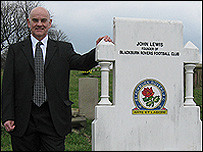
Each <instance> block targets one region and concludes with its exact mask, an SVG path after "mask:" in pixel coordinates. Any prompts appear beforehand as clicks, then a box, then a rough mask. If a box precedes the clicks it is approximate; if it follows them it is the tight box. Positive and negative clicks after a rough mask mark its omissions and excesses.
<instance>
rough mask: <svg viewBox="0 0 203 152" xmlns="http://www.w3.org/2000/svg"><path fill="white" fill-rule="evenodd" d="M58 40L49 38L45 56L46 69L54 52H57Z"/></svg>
mask: <svg viewBox="0 0 203 152" xmlns="http://www.w3.org/2000/svg"><path fill="white" fill-rule="evenodd" d="M56 48H57V47H56V42H54V41H53V40H51V39H48V43H47V52H46V58H45V70H46V69H47V67H48V65H49V63H50V61H51V59H52V57H53V55H54V53H55V52H56Z"/></svg>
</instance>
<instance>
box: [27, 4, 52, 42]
mask: <svg viewBox="0 0 203 152" xmlns="http://www.w3.org/2000/svg"><path fill="white" fill-rule="evenodd" d="M27 22H28V27H29V28H30V29H31V33H32V34H33V36H34V37H35V38H36V39H38V40H42V39H43V38H44V37H45V36H46V35H47V34H48V30H49V29H50V28H51V22H52V20H51V19H50V17H49V14H48V12H47V10H45V9H43V8H36V9H34V10H33V11H32V12H31V14H30V19H27Z"/></svg>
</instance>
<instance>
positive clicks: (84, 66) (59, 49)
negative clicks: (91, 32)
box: [2, 38, 97, 136]
mask: <svg viewBox="0 0 203 152" xmlns="http://www.w3.org/2000/svg"><path fill="white" fill-rule="evenodd" d="M96 65H97V62H95V49H93V50H91V51H90V52H88V53H86V54H84V55H79V54H77V53H75V52H74V50H73V47H72V45H71V43H67V42H60V41H54V40H51V39H49V40H48V44H47V53H46V59H45V86H46V91H47V101H48V104H49V108H50V113H51V117H52V120H53V123H54V126H55V128H56V131H57V133H58V134H59V135H61V136H64V135H67V134H68V133H69V132H70V131H71V104H72V102H71V101H70V100H69V75H70V70H89V69H91V68H92V67H94V66H96ZM34 81H35V73H34V59H33V53H32V43H31V40H30V38H28V39H27V40H24V41H22V42H20V43H16V44H13V45H11V46H10V47H9V50H8V55H7V60H6V65H5V69H4V75H3V84H2V85H3V86H2V123H4V122H5V121H7V120H14V121H15V126H16V127H15V129H14V131H13V132H11V134H13V135H16V136H22V135H23V134H24V133H25V131H26V129H27V126H28V122H29V118H30V113H31V105H32V102H33V101H32V99H33V86H34Z"/></svg>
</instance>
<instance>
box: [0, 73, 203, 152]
mask: <svg viewBox="0 0 203 152" xmlns="http://www.w3.org/2000/svg"><path fill="white" fill-rule="evenodd" d="M99 76H100V71H99V70H98V71H94V72H92V73H91V74H89V75H83V74H82V73H81V72H80V71H71V78H70V100H71V101H73V102H74V105H73V106H72V107H73V108H78V82H79V78H84V77H96V78H98V79H99V94H100V86H101V78H99ZM194 100H195V102H196V103H197V105H199V106H200V108H201V120H202V88H199V89H194ZM110 101H112V71H111V72H110ZM91 122H92V120H87V126H86V127H85V128H84V129H81V130H75V129H73V132H72V133H70V134H68V135H67V136H66V140H65V151H91V147H92V146H91ZM1 151H12V148H11V142H10V135H9V134H8V133H7V132H6V131H5V129H4V128H1Z"/></svg>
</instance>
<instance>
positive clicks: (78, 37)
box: [42, 1, 202, 54]
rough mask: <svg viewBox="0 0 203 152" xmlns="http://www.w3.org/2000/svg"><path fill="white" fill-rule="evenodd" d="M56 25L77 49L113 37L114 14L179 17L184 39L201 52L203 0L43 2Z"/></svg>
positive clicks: (142, 16)
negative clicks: (103, 37)
mask: <svg viewBox="0 0 203 152" xmlns="http://www.w3.org/2000/svg"><path fill="white" fill-rule="evenodd" d="M42 4H43V6H44V7H45V8H47V9H48V10H49V11H50V13H51V14H52V15H53V18H52V19H53V23H55V24H57V27H58V29H61V30H62V31H63V32H64V33H65V34H67V35H68V38H69V39H70V42H71V43H72V44H73V46H74V48H75V50H76V52H78V53H81V54H83V53H85V52H87V51H89V50H90V49H92V48H94V47H95V41H96V40H97V38H98V37H100V36H104V35H109V36H110V37H111V38H112V39H113V17H133V18H145V19H159V20H179V21H182V23H183V41H184V44H183V45H185V44H186V43H187V42H188V41H191V42H192V43H194V44H195V46H197V47H198V48H199V50H200V53H201V52H202V1H42Z"/></svg>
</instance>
